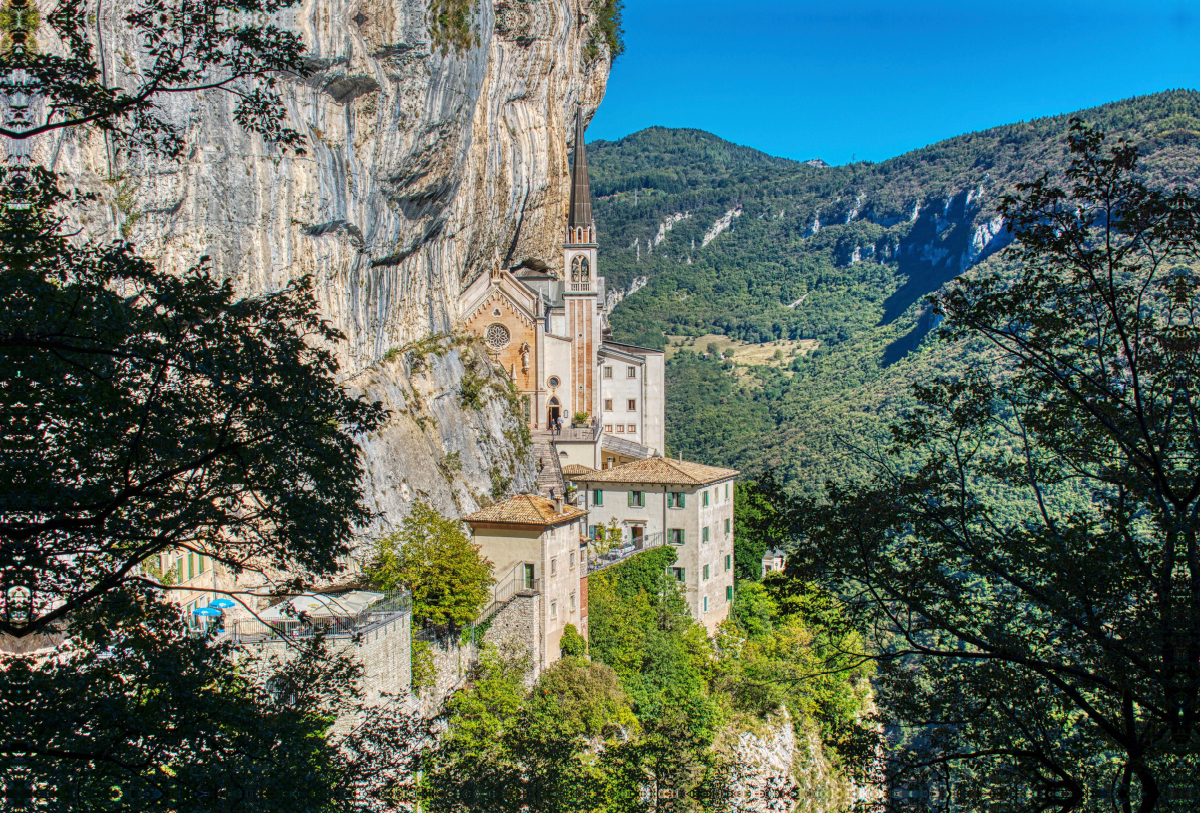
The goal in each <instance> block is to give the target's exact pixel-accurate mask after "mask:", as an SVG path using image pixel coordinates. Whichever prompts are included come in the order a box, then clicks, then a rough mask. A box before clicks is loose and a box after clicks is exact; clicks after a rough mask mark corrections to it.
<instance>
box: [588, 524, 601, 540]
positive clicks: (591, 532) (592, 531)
mask: <svg viewBox="0 0 1200 813" xmlns="http://www.w3.org/2000/svg"><path fill="white" fill-rule="evenodd" d="M599 528H600V526H599V525H589V526H588V539H595V538H596V537H597V536H599V534H598V533H597V530H598V529H599Z"/></svg>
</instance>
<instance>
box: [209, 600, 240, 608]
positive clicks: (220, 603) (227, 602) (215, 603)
mask: <svg viewBox="0 0 1200 813" xmlns="http://www.w3.org/2000/svg"><path fill="white" fill-rule="evenodd" d="M208 606H209V607H220V608H221V609H222V610H224V609H228V608H229V607H233V606H235V605H234V603H233V602H232V601H230V600H229V599H227V598H219V599H215V600H214V601H211V602H209V605H208Z"/></svg>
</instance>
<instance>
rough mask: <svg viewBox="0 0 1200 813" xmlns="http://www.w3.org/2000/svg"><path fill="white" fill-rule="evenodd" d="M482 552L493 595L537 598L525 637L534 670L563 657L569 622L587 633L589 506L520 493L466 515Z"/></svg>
mask: <svg viewBox="0 0 1200 813" xmlns="http://www.w3.org/2000/svg"><path fill="white" fill-rule="evenodd" d="M463 521H464V522H466V523H467V524H468V525H470V526H471V533H472V535H473V538H474V541H475V544H476V545H479V549H480V553H481V554H482V555H483V556H484V557H486V558H487V559H489V560H490V561H491V563H492V575H493V577H494V578H495V579H496V584H495V586H494V587H493V596H494V598H495V600H496V601H505V600H507V599H509V598H510V597H512V596H514V595H518V594H523V593H528V594H529V596H530V597H531V598H533V599H535V601H534V603H533V606H534V612H533V616H534V617H533V618H532V619H530V628H529V629H528V630H526V633H527V634H526V635H524V636H522V637H523V638H524V639H525V640H526V641H527V642H528V643H529V645H530V647H531V649H532V650H533V651H532V652H531V653H530V654H531V655H532V656H533V664H534V674H541V672H542V671H543V670H544V669H545V668H546V667H548V666H550V664H552V663H554V662H555V661H557V660H558V659H559V655H560V652H559V647H560V642H561V640H562V634H563V630H565V629H566V626H567V624H574V625H575V629H576V630H577V631H578V632H579V633H580V634H581V635H583V636H585V637H586V636H587V572H588V571H587V549H586V538H585V537H584V531H585V530H586V526H587V511H584V510H581V509H579V508H575V507H574V506H570V505H563V503H562V501H561V500H557V501H551V500H548V499H546V498H545V497H540V496H536V495H532V494H521V495H519V496H516V497H511V498H509V499H507V500H505V501H504V502H500V503H496V504H495V505H490V506H488V507H487V508H483V509H481V510H479V511H476V512H475V513H474V514H470V515H469V516H466V517H463Z"/></svg>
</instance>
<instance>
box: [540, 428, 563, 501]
mask: <svg viewBox="0 0 1200 813" xmlns="http://www.w3.org/2000/svg"><path fill="white" fill-rule="evenodd" d="M539 460H540V461H542V464H543V465H542V470H541V471H539V472H538V476H537V482H538V491H539V492H540V493H541V495H542V496H543V497H549V496H550V489H551V488H553V489H554V493H555V495H557V496H559V497H561V496H563V494H564V493H565V492H566V488H567V484H566V482H565V481H564V480H563V475H562V466H560V465H559V463H558V452H557V451H555V449H554V443H553V442H552V441H549V440H541V439H536V440H534V442H533V462H534V465H537V462H538V461H539Z"/></svg>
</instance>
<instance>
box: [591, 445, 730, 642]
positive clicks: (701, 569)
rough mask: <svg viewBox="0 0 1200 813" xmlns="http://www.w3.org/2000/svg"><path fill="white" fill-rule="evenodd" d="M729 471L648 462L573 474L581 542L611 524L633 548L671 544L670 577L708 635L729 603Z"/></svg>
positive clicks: (678, 462) (654, 460)
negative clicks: (582, 525)
mask: <svg viewBox="0 0 1200 813" xmlns="http://www.w3.org/2000/svg"><path fill="white" fill-rule="evenodd" d="M737 475H738V472H737V471H735V470H734V469H722V468H717V467H715V466H705V465H701V464H700V463H692V462H690V461H684V460H668V459H665V458H662V457H652V458H648V459H646V460H637V461H634V462H632V463H625V464H623V465H619V466H616V467H614V468H610V469H605V470H602V471H593V472H591V473H588V472H580V471H579V470H575V469H573V470H572V475H571V480H572V481H573V482H575V483H576V484H577V485H578V486H579V489H580V493H581V494H582V495H583V496H582V499H581V500H580V501H579V502H580V505H581V507H582V508H584V509H586V510H587V512H588V514H587V515H588V522H589V523H590V525H589V528H588V536H589V537H595V536H596V530H597V528H598V527H599V526H605V525H609V524H610V523H611V522H612V521H613V520H616V522H617V524H618V526H619V527H620V528H621V532H622V541H623V542H625V543H626V544H631V545H633V546H634V547H635V548H639V549H640V548H643V547H652V546H656V545H658V544H667V545H673V546H674V547H675V548H676V556H677V558H676V561H675V564H674V566H673V567H672V573H673V574H674V576H675V578H677V579H678V580H679V581H680V582H682V583H683V585H684V589H685V590H686V593H687V601H688V606H689V607H690V608H691V612H692V617H693V618H695V619H696V620H697V621H699V622H700V623H702V624H704V626H705V628H706V629H707V630H708V632H709V634H710V635H711V634H712V633H713V632H715V631H716V629H717V626H718V625H719V624H720V623H721V622H722V621H724V620H725V619H726V618H727V617H728V616H729V608H730V604H731V603H732V601H733V534H734V530H733V479H734V477H736V476H737Z"/></svg>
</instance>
